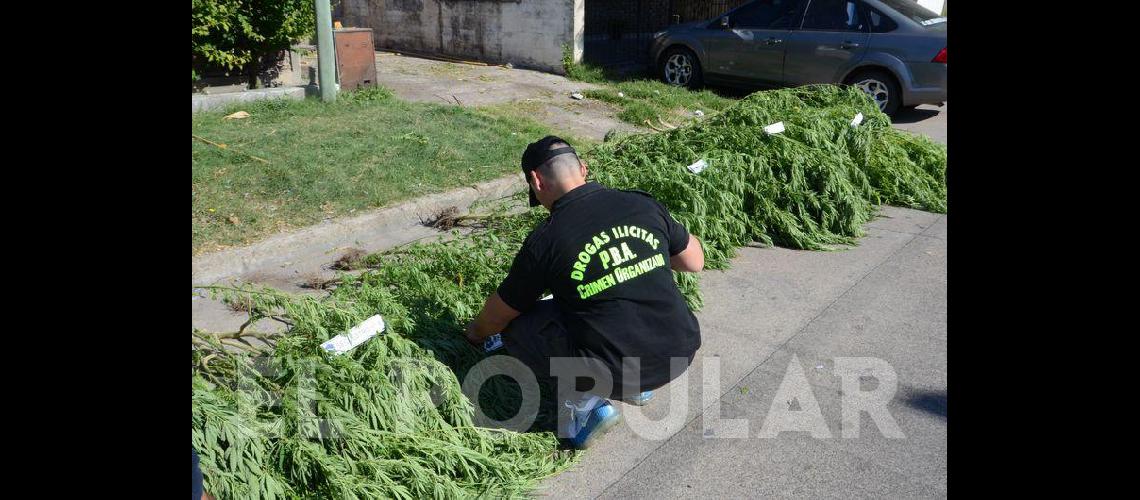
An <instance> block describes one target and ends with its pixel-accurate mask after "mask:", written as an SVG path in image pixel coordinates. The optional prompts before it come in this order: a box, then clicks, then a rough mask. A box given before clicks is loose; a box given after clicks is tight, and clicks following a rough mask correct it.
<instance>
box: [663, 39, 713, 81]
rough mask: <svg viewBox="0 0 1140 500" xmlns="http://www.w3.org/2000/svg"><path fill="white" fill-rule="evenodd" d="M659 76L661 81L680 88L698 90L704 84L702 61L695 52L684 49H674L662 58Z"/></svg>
mask: <svg viewBox="0 0 1140 500" xmlns="http://www.w3.org/2000/svg"><path fill="white" fill-rule="evenodd" d="M657 70H658V71H657V74H658V75H660V76H661V81H663V82H665V83H667V84H669V85H676V86H679V87H687V88H691V89H693V88H698V87H700V86H701V84H702V83H703V82H704V78H703V77H704V75H703V74H702V73H701V61H700V60H699V59H697V55H696V54H694V53H693V51H691V50H689V49H686V48H684V47H672V48H670V49H669V50H666V51H665V54H664V55H662V56H661V63H660V64H659V65H658V68H657Z"/></svg>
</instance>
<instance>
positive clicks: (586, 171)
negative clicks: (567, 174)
mask: <svg viewBox="0 0 1140 500" xmlns="http://www.w3.org/2000/svg"><path fill="white" fill-rule="evenodd" d="M578 164H579V165H580V166H579V167H578V169H579V170H580V171H581V172H582V177H583V178H585V177H588V176H589V175H590V169H589V167H587V166H586V162H584V161H579V162H578Z"/></svg>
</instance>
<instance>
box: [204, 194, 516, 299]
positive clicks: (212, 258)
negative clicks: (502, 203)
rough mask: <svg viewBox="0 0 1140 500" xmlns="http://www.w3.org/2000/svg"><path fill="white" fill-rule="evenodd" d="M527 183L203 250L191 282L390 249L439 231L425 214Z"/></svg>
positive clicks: (432, 198) (438, 197) (423, 200)
mask: <svg viewBox="0 0 1140 500" xmlns="http://www.w3.org/2000/svg"><path fill="white" fill-rule="evenodd" d="M525 187H526V183H525V181H524V180H523V176H522V174H521V173H518V174H514V175H509V176H506V177H501V178H499V179H495V180H492V181H488V182H483V183H479V184H475V185H473V186H468V187H463V188H459V189H454V190H451V191H447V192H444V193H437V194H431V195H427V196H423V197H419V198H415V199H412V200H409V201H406V202H404V203H400V204H398V205H395V206H392V207H388V208H381V209H377V210H375V211H372V212H369V213H366V214H363V215H359V216H355V217H351V218H344V219H335V220H329V221H325V222H322V223H319V224H317V225H315V226H310V227H306V228H302V229H298V230H295V231H291V232H287V233H283V234H278V235H274V236H270V237H269V238H268V239H265V240H263V241H260V242H258V243H254V244H252V245H248V246H244V247H239V248H231V249H227V250H222V251H219V252H213V253H208V254H204V255H199V256H196V257H194V258H193V259H192V284H194V285H208V284H212V283H217V282H219V281H223V280H226V279H229V278H235V277H238V276H241V275H244V274H251V273H258V272H261V271H269V270H275V269H276V268H281V267H286V266H288V267H301V268H313V269H316V268H319V267H320V266H321V265H324V264H327V263H328V262H331V261H333V260H335V259H336V258H337V257H339V254H336V252H337V251H339V250H344V249H346V248H349V247H355V248H360V249H362V250H365V251H368V252H376V251H380V250H384V249H386V248H391V247H394V246H397V245H400V244H404V243H407V242H410V241H414V240H416V239H418V238H420V237H423V236H426V235H430V234H438V233H439V232H438V231H437V230H434V229H430V228H426V227H423V226H422V225H421V223H420V221H421V218H426V217H428V216H430V215H432V214H434V213H437V212H439V211H440V210H442V209H444V208H447V207H449V206H456V207H458V208H459V209H460V211H464V210H466V209H467V207H469V206H470V205H471V204H472V203H473V202H475V201H478V200H489V199H495V198H500V197H504V196H509V195H512V194H515V193H518V192H520V191H522V190H523V189H525Z"/></svg>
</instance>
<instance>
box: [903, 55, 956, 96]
mask: <svg viewBox="0 0 1140 500" xmlns="http://www.w3.org/2000/svg"><path fill="white" fill-rule="evenodd" d="M906 69H907V71H908V72H909V73H910V74H909V75H907V77H908V78H903V79H902V80H904V82H903V85H904V86H905V87H906V88H904V89H903V105H904V106H915V105H918V104H941V103H943V102H945V101H946V65H945V64H943V63H933V62H932V63H909V64H907V68H906Z"/></svg>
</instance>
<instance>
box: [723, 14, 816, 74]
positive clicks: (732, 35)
mask: <svg viewBox="0 0 1140 500" xmlns="http://www.w3.org/2000/svg"><path fill="white" fill-rule="evenodd" d="M802 3H803V0H756V1H755V2H752V3H749V4H746V5H744V6H742V7H740V8H739V9H736V10H734V11H731V12H729V13H728V14H727V15H726V16H727V17H728V24H729V26H728V28H724V27H722V26H721V22H720V20H719V19H718V20H717V21H714V22H713V23H712V24H711V25H710V26H709V29H708V30H707V33H706V37H705V39H704V40H703V42H704V45H705V47H706V49H707V51H708V52H707V54H708V55H707V57H706V58H707V63H706V66H707V67H706V71H707V72H709V73H713V74H715V75H716V76H719V77H721V78H722V79H725V80H734V81H740V82H745V83H749V84H760V85H777V84H779V83H780V82H781V81H782V80H783V72H784V41H785V40H786V39H787V37H788V33H790V30H791V28H792V27H793V26H794V25H795V23H796V22H797V21H798V19H799V14H800V8H799V7H800V5H801V4H802Z"/></svg>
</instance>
